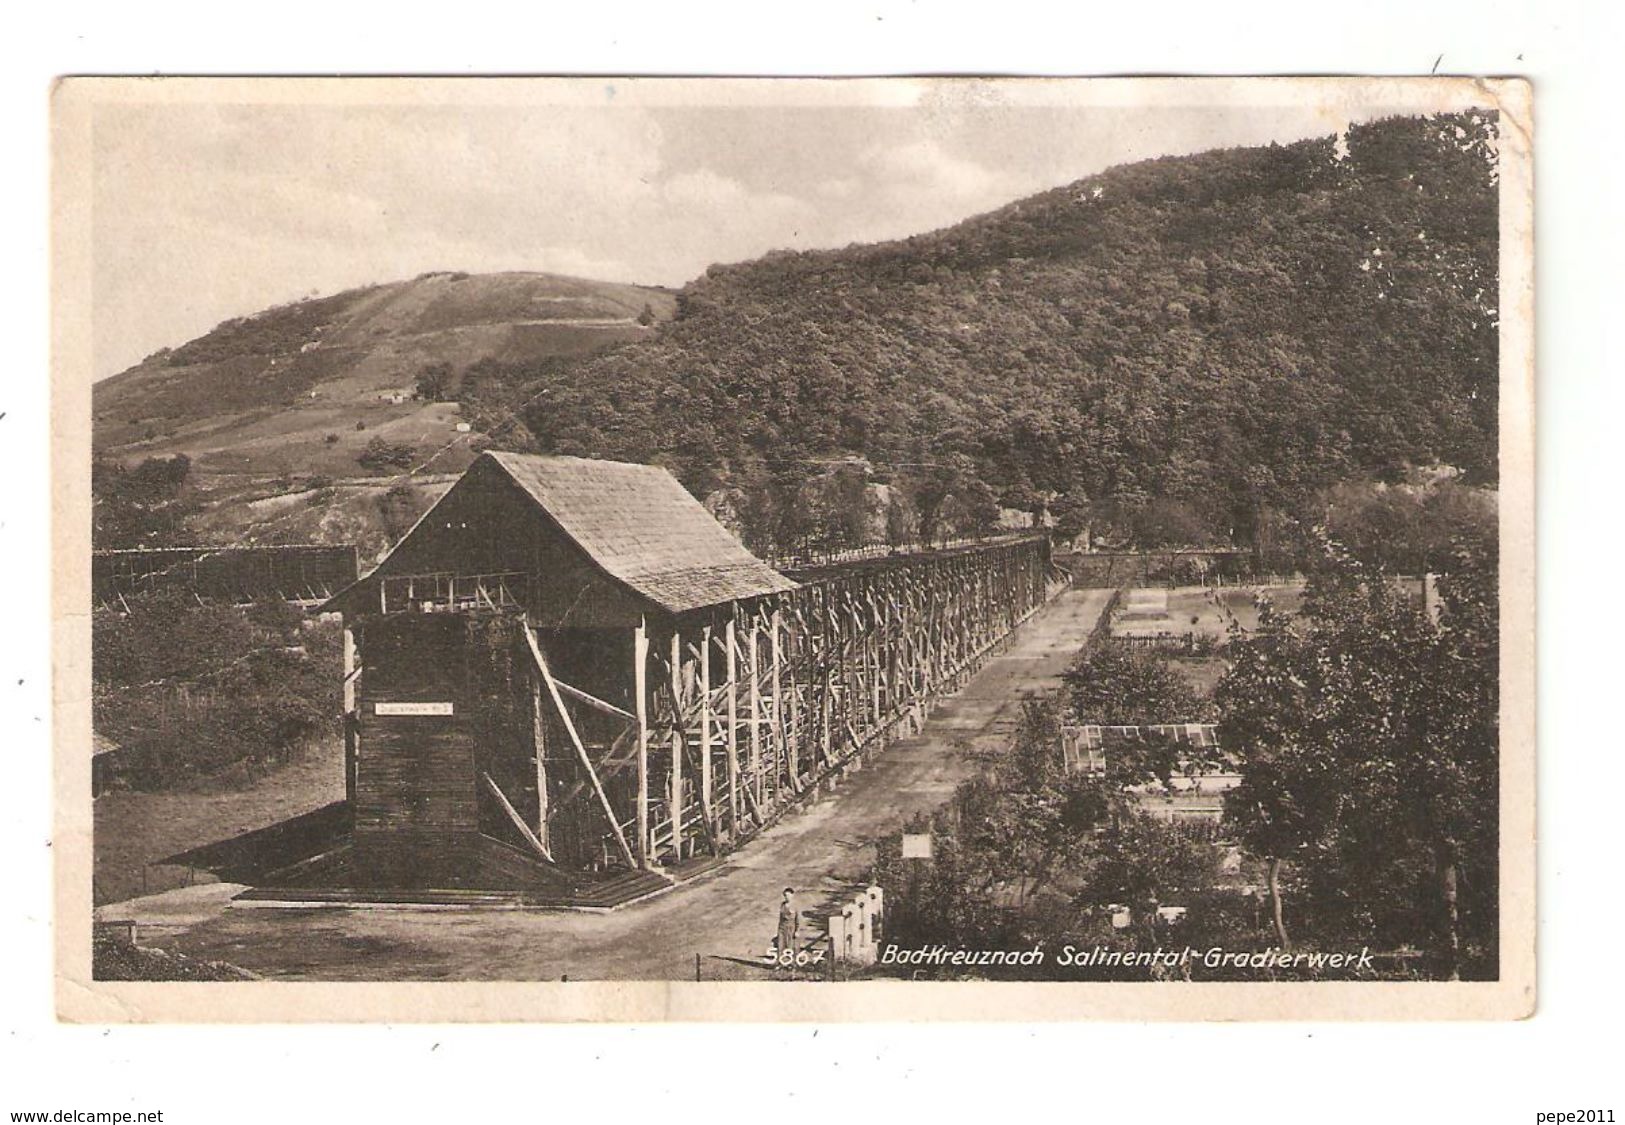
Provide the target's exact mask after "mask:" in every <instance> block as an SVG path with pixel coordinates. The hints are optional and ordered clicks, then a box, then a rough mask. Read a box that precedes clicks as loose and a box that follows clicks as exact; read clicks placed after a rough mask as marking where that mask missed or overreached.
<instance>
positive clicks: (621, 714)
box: [558, 680, 637, 723]
mask: <svg viewBox="0 0 1625 1125" xmlns="http://www.w3.org/2000/svg"><path fill="white" fill-rule="evenodd" d="M558 685H559V690H560V691H562V692H563V693H564V694H565V695H568V696H569V697H570V698H571V699H575V700H579V701H580V702H582V703H585V704H586V705H587V706H588V707H592V708H594V709H595V710H598V711H602V712H604V713H605V714H606V715H614V716H615V717H616V718H617V719H620V720H622V721H623V722H628V723H635V722H637V716H635V715H633V714H632V712H630V711H626V710H623V709H622V708H619V707H617V706H615V704H613V703H606V702H605V701H604V700H602V699H599V698H598V697H597V696H596V695H593V694H592V693H591V692H585V691H582V690H581V689H580V688H578V687H572V686H571V685H570V684H567V683H565V682H564V681H563V680H559V681H558Z"/></svg>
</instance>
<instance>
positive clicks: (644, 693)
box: [632, 617, 651, 868]
mask: <svg viewBox="0 0 1625 1125" xmlns="http://www.w3.org/2000/svg"><path fill="white" fill-rule="evenodd" d="M632 698H633V709H634V710H635V711H636V712H637V717H636V719H635V722H636V729H637V739H638V798H637V800H638V810H637V821H638V825H637V828H638V866H640V867H645V868H647V867H648V866H649V865H650V862H651V856H650V854H649V626H648V624H647V623H646V622H645V621H644V619H643V618H641V617H640V618H638V627H637V629H635V630H634V631H633V633H632Z"/></svg>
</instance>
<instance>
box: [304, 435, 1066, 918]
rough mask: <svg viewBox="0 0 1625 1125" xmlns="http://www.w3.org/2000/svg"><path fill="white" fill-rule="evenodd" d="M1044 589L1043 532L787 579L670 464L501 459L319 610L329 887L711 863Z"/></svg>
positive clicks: (909, 721) (904, 726) (905, 712)
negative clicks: (339, 710) (339, 768)
mask: <svg viewBox="0 0 1625 1125" xmlns="http://www.w3.org/2000/svg"><path fill="white" fill-rule="evenodd" d="M1053 577H1054V575H1053V574H1052V572H1051V568H1050V564H1049V552H1048V541H1047V539H1046V538H1045V537H1044V536H1042V535H1026V536H1015V537H1009V538H1006V539H1002V540H996V541H991V542H983V543H978V544H975V545H967V546H963V547H959V548H956V549H953V550H947V551H929V552H920V553H916V554H907V555H894V556H886V557H880V558H868V559H864V560H861V561H857V562H849V563H843V564H840V565H835V566H829V567H824V568H820V569H815V570H808V571H805V572H797V573H794V574H792V575H785V574H781V573H780V572H778V571H776V570H774V569H773V568H772V567H770V566H768V565H767V564H766V563H764V562H762V561H761V560H759V559H757V558H756V557H755V556H753V555H751V554H750V553H749V552H748V551H746V550H745V549H744V548H743V547H742V546H741V545H740V544H739V543H738V542H737V541H736V540H735V539H734V538H733V537H732V536H731V535H730V534H729V533H728V532H727V531H726V530H725V529H724V528H723V527H722V526H721V525H720V524H718V523H717V522H716V521H715V520H714V519H713V518H712V517H711V516H710V514H709V513H707V512H706V511H705V509H704V508H703V507H702V506H701V505H700V503H699V502H698V501H697V500H695V499H694V498H693V497H692V496H690V495H689V494H688V493H687V492H686V491H685V490H684V489H683V487H682V486H681V485H680V484H679V483H678V482H677V481H676V480H675V479H673V478H672V477H671V476H670V475H669V474H668V473H666V472H665V471H664V470H663V469H660V468H656V467H651V466H646V465H632V464H621V463H616V462H605V461H589V460H582V459H578V458H569V457H537V456H528V455H519V454H511V453H486V454H483V455H482V456H481V457H480V458H479V459H478V460H477V461H476V462H475V463H474V464H473V465H472V466H471V467H470V468H469V470H468V471H467V473H466V474H465V475H464V476H463V477H462V479H460V480H459V481H458V482H457V483H456V484H455V485H454V486H453V487H452V488H451V490H450V491H449V492H447V493H446V495H445V496H444V497H443V498H442V499H441V500H440V502H439V503H437V504H436V505H435V506H434V507H433V508H432V509H430V511H429V512H428V513H426V514H425V515H424V516H423V518H422V519H421V520H419V521H418V523H417V524H416V526H414V527H413V528H412V530H411V531H410V532H408V534H407V535H406V536H405V537H404V538H403V539H402V540H401V542H400V543H399V544H397V545H396V547H395V548H394V550H392V551H391V552H390V554H389V555H388V556H387V557H386V558H385V560H384V561H383V562H382V563H381V564H380V565H379V566H378V568H377V569H376V570H374V571H373V572H372V573H371V574H369V575H368V576H367V577H365V578H363V579H361V580H360V581H358V582H356V583H355V584H354V585H353V586H351V587H349V588H348V589H346V590H344V591H343V592H342V593H340V594H339V595H337V596H336V597H335V598H333V599H332V601H331V602H329V603H328V605H327V606H326V607H325V608H327V609H329V610H335V611H338V612H340V613H342V614H343V616H344V630H345V708H346V712H347V720H348V721H347V724H346V729H347V747H346V751H347V752H346V760H347V771H348V784H347V789H348V792H349V797H350V803H351V807H352V808H353V814H354V828H353V844H352V846H351V848H350V849H349V852H348V854H347V855H346V856H345V858H344V859H343V870H342V871H336V870H329V871H327V872H326V873H325V874H323V875H321V876H320V877H319V878H317V881H318V882H325V883H326V884H328V885H335V883H342V884H343V885H346V886H358V887H359V886H373V887H419V888H421V887H443V888H459V887H475V888H510V887H517V888H525V887H530V886H544V885H546V884H547V883H548V881H549V880H557V879H560V878H568V879H573V880H578V879H579V877H580V876H581V874H582V873H595V874H598V875H607V874H610V873H613V872H614V871H616V870H622V869H624V870H631V871H643V872H660V871H662V870H663V869H669V868H671V867H673V866H674V865H677V864H682V863H685V862H689V861H692V860H695V859H704V858H705V857H709V856H715V855H720V854H722V853H723V852H724V851H726V850H727V849H728V848H730V847H732V846H734V845H736V844H737V843H738V842H740V841H741V840H743V839H745V838H747V837H749V836H751V835H753V834H754V833H756V832H758V831H760V830H761V829H762V828H763V827H765V826H766V825H767V824H769V823H771V822H772V820H773V819H774V818H775V817H776V816H778V815H779V814H780V813H781V812H782V811H783V810H784V809H786V808H788V807H789V806H790V805H792V804H794V803H795V802H796V801H797V800H799V799H800V798H801V797H803V796H805V795H807V794H809V793H811V792H812V791H814V790H815V789H816V787H817V786H818V785H819V784H820V783H822V782H823V781H825V780H826V779H829V778H832V777H835V776H837V775H838V774H839V773H840V772H842V771H843V770H845V769H847V768H850V767H851V765H852V764H853V763H854V762H855V761H857V760H859V759H861V757H862V755H864V754H865V753H868V752H870V751H872V750H874V749H876V748H878V747H879V746H881V745H883V744H884V742H885V741H886V739H888V738H889V737H891V736H892V735H894V734H896V733H898V732H899V731H908V730H912V729H914V727H915V726H916V725H917V724H918V723H919V722H920V721H921V720H922V719H923V717H924V712H925V708H926V706H927V705H928V704H929V702H930V700H931V699H932V698H933V697H934V696H935V695H936V694H938V693H940V692H942V691H943V690H947V689H951V688H952V687H954V686H956V685H957V684H958V683H959V682H961V680H962V678H963V677H964V676H965V675H967V674H968V673H969V671H970V670H971V669H972V668H973V667H974V666H975V665H976V663H977V662H978V661H979V660H980V659H981V658H982V656H983V655H984V654H985V653H987V652H988V651H989V650H990V649H991V648H992V647H993V646H994V645H996V644H997V643H999V642H1000V641H1001V640H1002V639H1003V638H1004V637H1006V636H1008V634H1009V633H1010V632H1011V631H1012V630H1013V629H1014V627H1015V626H1016V625H1017V624H1018V623H1019V622H1020V621H1021V620H1023V619H1024V618H1025V617H1026V616H1027V615H1029V614H1031V613H1032V612H1033V611H1035V610H1036V609H1037V608H1038V606H1039V605H1040V604H1041V603H1042V601H1043V600H1044V598H1045V597H1046V596H1047V594H1048V593H1049V592H1050V590H1051V589H1052V585H1051V583H1052V579H1053ZM311 877H312V878H316V876H315V875H312V876H311ZM307 882H308V880H307Z"/></svg>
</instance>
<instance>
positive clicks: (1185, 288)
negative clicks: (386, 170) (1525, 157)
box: [469, 113, 1497, 542]
mask: <svg viewBox="0 0 1625 1125" xmlns="http://www.w3.org/2000/svg"><path fill="white" fill-rule="evenodd" d="M1494 136H1495V119H1494V116H1493V114H1487V113H1473V114H1467V115H1460V116H1448V117H1432V118H1425V119H1423V118H1394V119H1388V120H1384V121H1381V122H1377V123H1372V124H1366V125H1361V126H1356V127H1352V128H1350V129H1349V130H1348V131H1347V132H1346V133H1345V134H1344V135H1343V136H1342V137H1334V136H1327V137H1325V138H1323V139H1317V140H1310V141H1304V142H1301V143H1296V144H1291V145H1286V146H1273V145H1272V146H1269V147H1262V148H1248V149H1230V150H1219V151H1213V152H1207V153H1202V154H1199V155H1195V156H1186V157H1176V158H1165V159H1159V160H1152V161H1148V162H1144V163H1139V164H1133V165H1126V166H1121V167H1117V168H1112V169H1110V170H1108V171H1105V172H1103V173H1101V174H1099V175H1096V176H1093V177H1090V178H1088V179H1085V180H1082V181H1079V182H1077V183H1074V184H1070V185H1068V186H1066V187H1063V188H1058V189H1056V190H1053V191H1050V192H1046V193H1044V194H1042V195H1037V196H1033V197H1031V198H1028V199H1024V200H1021V201H1020V202H1017V203H1013V204H1011V205H1009V206H1007V207H1005V208H1003V209H1001V210H999V211H996V212H993V213H990V214H987V215H983V216H979V217H977V218H973V219H970V220H968V221H966V222H964V223H961V224H959V225H957V226H954V227H951V228H948V229H945V230H941V231H937V232H934V233H931V234H926V235H920V236H917V237H913V238H909V239H906V240H902V241H897V242H890V243H884V244H879V245H873V246H854V247H849V248H847V249H844V250H838V251H825V252H808V253H780V254H773V255H769V256H768V257H765V258H763V259H760V260H758V261H754V262H749V263H745V264H740V265H731V266H717V267H713V268H712V269H710V270H709V271H708V272H707V273H706V275H705V276H704V277H703V278H701V279H699V280H697V281H695V282H693V283H691V284H690V285H688V286H687V287H686V288H685V289H683V290H682V291H681V293H680V294H679V296H678V313H677V316H676V317H675V319H673V320H672V321H670V322H668V323H665V324H663V325H661V326H660V328H659V330H658V332H657V333H655V334H654V335H653V336H652V337H651V338H649V339H646V340H644V341H640V342H637V343H633V344H629V345H626V346H623V347H620V348H617V349H615V350H614V351H611V352H608V353H602V354H599V355H597V356H593V357H588V358H586V359H582V360H550V361H545V362H541V363H533V364H528V365H518V366H507V367H500V366H496V365H486V366H485V367H484V369H483V371H482V377H481V378H480V379H477V380H473V381H471V382H470V384H469V387H470V391H471V401H470V402H469V405H470V406H472V407H474V408H475V410H476V412H477V413H478V414H480V415H483V417H484V418H485V419H486V423H487V428H488V430H493V431H495V432H494V434H493V436H494V438H495V440H496V441H497V442H498V443H499V444H508V445H512V444H516V443H528V442H534V444H535V446H536V447H537V448H540V449H542V450H544V451H548V452H561V453H576V454H587V455H592V456H602V457H616V458H625V459H630V460H662V461H664V462H665V463H668V464H670V465H672V466H673V467H674V468H675V469H676V470H677V471H678V472H679V473H680V475H681V476H682V477H683V478H684V480H685V482H686V483H688V484H689V486H690V487H691V488H693V489H694V490H695V491H697V492H701V493H706V492H711V491H713V490H715V489H717V488H727V487H732V488H736V489H738V493H737V495H738V497H739V503H740V505H741V507H742V508H744V509H746V511H745V520H746V522H747V523H748V522H750V521H751V520H754V521H755V522H756V523H757V525H758V526H757V528H756V533H755V534H754V535H752V536H751V537H752V538H755V539H757V540H759V541H761V540H763V539H765V538H766V537H767V535H768V528H767V526H766V525H768V524H774V523H775V522H776V523H777V524H780V525H782V524H784V523H785V521H787V520H793V518H794V517H793V514H792V513H793V511H802V512H805V511H808V510H810V509H809V506H808V504H807V503H806V498H805V496H802V495H800V494H798V492H797V489H798V487H799V485H798V482H803V481H806V480H807V478H808V477H809V475H811V474H812V473H815V472H817V471H819V469H818V466H819V464H820V463H823V462H829V461H835V460H839V459H840V458H842V457H846V456H852V455H858V456H861V457H864V458H867V460H868V465H867V467H866V468H865V469H864V470H863V471H864V472H865V474H866V475H867V476H868V477H869V479H870V480H871V482H873V481H876V480H878V481H881V482H885V483H890V484H892V485H893V486H894V487H893V489H892V490H891V491H892V494H893V495H894V496H895V497H897V498H904V499H912V500H913V501H915V502H916V507H917V508H918V513H917V515H918V516H919V518H920V519H921V521H922V522H927V523H929V522H931V521H932V520H935V519H945V518H946V515H945V513H946V512H947V511H948V510H949V509H952V508H953V503H954V499H955V497H956V496H957V497H958V498H959V499H960V500H961V501H962V503H961V505H960V509H959V512H960V518H962V519H963V518H971V519H975V518H980V517H979V516H976V515H975V513H976V512H983V513H985V512H986V510H987V499H988V497H989V496H990V495H991V496H996V497H998V498H1000V499H1003V500H1004V501H1005V502H1006V503H1010V504H1013V505H1014V506H1027V505H1029V504H1030V503H1032V502H1033V501H1034V500H1035V498H1037V497H1046V498H1049V499H1051V501H1052V502H1051V508H1052V510H1053V511H1056V512H1059V513H1063V514H1069V517H1070V518H1073V519H1077V518H1088V519H1090V520H1092V521H1096V522H1097V523H1098V522H1099V521H1102V520H1106V521H1114V520H1115V521H1119V522H1123V523H1124V525H1125V526H1128V525H1132V524H1133V522H1134V521H1135V520H1136V519H1143V518H1144V517H1145V516H1146V514H1147V513H1148V512H1153V511H1155V510H1157V509H1158V508H1159V506H1160V508H1161V510H1162V514H1163V516H1164V517H1167V516H1168V512H1169V509H1170V508H1172V509H1174V512H1173V516H1172V517H1171V518H1173V519H1174V520H1175V522H1176V523H1180V524H1182V525H1183V526H1184V530H1183V532H1181V534H1184V535H1185V536H1186V537H1187V538H1188V537H1189V535H1190V534H1192V533H1193V529H1196V528H1200V529H1201V530H1203V531H1205V532H1206V533H1208V534H1211V535H1214V536H1217V537H1225V536H1230V535H1234V536H1235V538H1236V539H1237V540H1238V541H1242V542H1246V541H1248V540H1249V539H1250V538H1251V537H1252V535H1253V534H1254V529H1255V526H1256V525H1257V523H1258V521H1259V520H1260V519H1261V518H1263V517H1265V516H1267V515H1268V514H1269V513H1270V512H1272V511H1278V510H1283V509H1291V508H1292V507H1294V506H1297V505H1302V504H1304V503H1305V502H1306V501H1307V499H1308V498H1309V497H1311V496H1312V495H1313V494H1314V493H1315V492H1316V491H1317V490H1319V489H1322V488H1324V487H1326V486H1328V485H1330V484H1332V483H1333V482H1336V481H1341V480H1349V479H1357V478H1364V477H1375V478H1379V479H1382V478H1386V479H1394V478H1396V477H1397V476H1398V475H1399V474H1401V473H1402V472H1404V471H1405V470H1406V469H1407V468H1408V467H1412V466H1433V465H1440V464H1443V465H1450V466H1455V467H1457V468H1459V469H1461V470H1463V471H1464V472H1465V474H1466V479H1467V480H1469V481H1471V482H1476V483H1485V484H1488V483H1491V482H1493V480H1494V477H1495V472H1496V453H1495V450H1496V392H1497V379H1496V324H1497V311H1496V308H1495V301H1496V289H1497V278H1496V255H1497V233H1496V232H1497V208H1496V194H1497V193H1496V184H1497V180H1496V174H1495V167H1494ZM519 404H523V405H522V406H520V405H519ZM503 408H508V409H518V411H519V414H520V416H521V417H522V418H523V420H524V422H525V425H526V427H527V428H528V433H525V432H502V431H501V428H500V427H499V426H497V425H496V424H495V419H496V418H498V417H499V416H500V414H501V411H502V409H503ZM984 486H986V487H985V488H984ZM871 491H872V490H871ZM945 497H946V501H945V499H944V498H945ZM966 513H969V515H967V514H966ZM1079 513H1086V515H1084V516H1082V517H1080V516H1079ZM1124 521H1126V522H1124Z"/></svg>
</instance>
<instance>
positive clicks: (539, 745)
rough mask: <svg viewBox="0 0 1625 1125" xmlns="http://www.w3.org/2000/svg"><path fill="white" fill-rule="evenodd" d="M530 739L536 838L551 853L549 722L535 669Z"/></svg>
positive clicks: (531, 689)
mask: <svg viewBox="0 0 1625 1125" xmlns="http://www.w3.org/2000/svg"><path fill="white" fill-rule="evenodd" d="M530 740H531V746H532V748H533V749H534V750H535V752H536V838H537V840H539V841H540V842H541V846H542V849H543V850H544V851H546V852H548V853H549V854H551V853H552V851H553V841H552V840H551V839H550V837H549V833H548V828H547V814H548V807H547V724H546V722H545V721H544V715H543V711H542V670H541V669H540V668H537V669H535V670H534V671H533V672H532V674H531V677H530Z"/></svg>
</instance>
